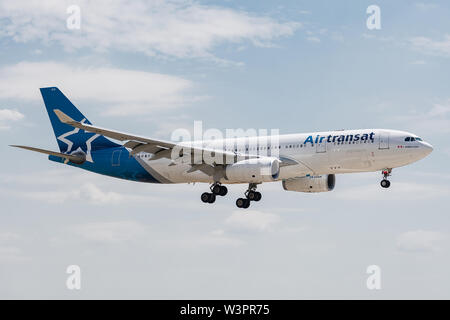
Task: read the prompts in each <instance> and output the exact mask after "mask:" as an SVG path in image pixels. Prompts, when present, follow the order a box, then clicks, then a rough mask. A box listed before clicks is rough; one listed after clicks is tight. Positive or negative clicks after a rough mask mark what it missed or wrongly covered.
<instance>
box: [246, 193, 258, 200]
mask: <svg viewBox="0 0 450 320" xmlns="http://www.w3.org/2000/svg"><path fill="white" fill-rule="evenodd" d="M247 199H249V200H250V201H253V200H255V201H256V192H255V191H249V193H248V194H247Z"/></svg>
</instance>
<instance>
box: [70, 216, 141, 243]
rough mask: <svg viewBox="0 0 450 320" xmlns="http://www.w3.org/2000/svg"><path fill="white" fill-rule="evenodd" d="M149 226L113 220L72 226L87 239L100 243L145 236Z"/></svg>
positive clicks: (120, 241) (124, 240)
mask: <svg viewBox="0 0 450 320" xmlns="http://www.w3.org/2000/svg"><path fill="white" fill-rule="evenodd" d="M146 230H147V227H146V226H145V225H142V224H141V223H139V222H136V221H112V222H94V223H87V224H83V225H79V226H75V227H73V228H71V231H72V232H73V233H75V234H76V235H78V236H81V237H82V238H84V239H85V240H88V241H93V242H100V243H109V244H115V243H122V242H128V241H133V240H138V239H140V238H142V237H143V236H145V234H146Z"/></svg>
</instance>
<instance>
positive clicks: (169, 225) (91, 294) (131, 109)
mask: <svg viewBox="0 0 450 320" xmlns="http://www.w3.org/2000/svg"><path fill="white" fill-rule="evenodd" d="M73 4H76V5H78V7H79V8H80V17H81V24H80V29H71V28H68V27H67V19H68V18H70V17H71V15H72V13H73V12H72V11H70V13H68V12H67V9H68V7H69V6H70V5H73ZM374 4H375V5H378V6H379V8H380V13H381V15H380V17H381V29H374V30H369V29H368V28H367V25H366V21H367V19H368V17H369V14H367V13H366V10H367V8H368V7H369V6H370V5H374ZM449 14H450V5H449V3H448V1H432V2H428V1H427V2H420V1H414V0H412V1H406V0H403V1H402V0H400V1H376V2H374V1H364V0H363V1H361V0H358V1H356V0H354V1H350V0H348V1H299V0H296V1H288V0H285V1H265V0H263V1H261V0H258V1H256V0H254V1H253V0H249V1H234V0H228V1H200V0H198V1H190V0H174V1H161V0H155V1H143V0H137V1H129V2H128V1H124V0H117V1H104V0H96V1H86V0H84V1H82V0H80V1H72V0H71V1H61V0H40V1H34V0H27V1H22V0H20V1H4V0H0V49H1V50H0V79H1V80H0V139H1V142H2V143H1V144H0V155H1V159H2V162H1V163H2V165H1V166H0V202H1V210H0V298H2V299H17V298H18V299H51V298H58V299H81V298H85V299H100V298H101V299H103V298H105V299H119V298H124V299H131V298H137V299H227V298H234V299H305V298H310V299H316V298H323V299H336V298H337V299H403V298H406V299H417V298H425V299H431V298H437V299H449V298H450V290H449V289H448V288H450V276H449V274H448V270H450V254H449V249H450V217H449V212H450V210H449V209H450V206H449V199H450V185H449V182H450V169H449V167H448V165H447V164H448V162H449V160H450V159H449V157H450V145H449V143H448V135H449V134H450V91H449V80H450V78H449V74H450V20H449V19H448V17H449ZM45 86H58V87H59V88H60V89H61V91H62V92H64V93H65V94H66V95H67V96H68V97H69V99H70V100H71V101H72V102H73V103H74V104H75V105H76V106H77V107H78V108H79V109H80V110H81V111H82V112H83V113H84V114H85V115H86V116H87V117H88V118H89V120H90V121H91V122H92V123H94V124H96V125H98V126H101V127H108V128H114V129H117V130H121V131H125V132H132V133H136V134H140V135H144V136H148V137H155V138H163V139H170V138H171V133H172V132H173V131H174V130H175V129H178V128H186V129H189V130H192V128H193V125H194V121H202V123H203V128H204V129H208V128H218V129H220V130H226V129H228V128H230V129H236V128H244V129H250V128H255V129H267V130H270V129H279V131H280V133H281V134H284V133H300V132H311V131H327V130H335V129H343V128H345V129H359V128H390V129H398V130H405V131H409V132H413V133H415V134H417V135H419V136H420V137H422V138H423V139H424V140H426V141H427V142H430V143H431V144H432V145H433V146H434V151H433V153H432V154H431V155H430V156H428V157H427V158H425V159H423V160H421V161H419V162H417V163H414V164H412V165H409V166H406V167H402V168H397V169H394V170H393V176H392V178H391V182H392V184H391V187H390V188H389V189H382V188H381V187H380V185H379V182H380V180H381V173H380V172H373V173H359V174H344V175H338V176H337V181H336V187H335V189H334V190H333V191H332V192H328V193H319V194H305V193H296V192H286V191H284V190H283V189H282V186H281V183H268V184H263V185H262V186H260V187H259V191H261V192H262V195H263V198H262V200H261V201H260V202H257V203H252V205H251V207H250V209H248V210H247V211H243V210H240V209H238V208H236V206H235V200H236V198H238V197H241V196H242V195H243V192H244V191H245V189H246V186H245V185H233V186H231V187H230V188H229V193H228V195H227V196H226V197H224V198H220V199H218V200H217V201H216V203H215V204H214V205H209V204H203V203H201V201H200V195H201V193H203V192H205V191H207V190H208V185H206V184H195V185H192V184H191V185H182V184H180V185H159V184H139V183H136V182H129V181H122V180H116V179H113V178H110V177H104V176H100V175H95V174H93V173H89V172H83V171H81V170H79V169H77V168H73V167H68V166H64V165H62V164H59V163H54V162H50V161H48V160H47V157H46V156H43V155H41V154H35V153H30V152H26V151H23V150H18V149H12V148H10V147H8V145H9V144H24V145H30V146H35V147H40V148H45V149H51V150H57V145H56V141H55V138H54V135H53V132H52V129H51V126H50V123H49V121H48V116H47V114H46V111H45V108H44V104H43V101H42V98H41V97H40V93H39V90H38V89H39V88H40V87H45ZM70 265H77V266H79V267H80V269H81V289H80V290H69V289H68V288H67V286H66V281H67V278H68V276H69V275H68V274H67V273H66V270H67V267H68V266H70ZM372 265H376V266H378V267H379V270H381V278H380V279H381V288H380V289H378V290H369V289H368V287H367V285H366V282H367V279H368V277H369V276H370V274H368V273H367V268H368V267H369V266H372Z"/></svg>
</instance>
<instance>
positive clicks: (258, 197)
mask: <svg viewBox="0 0 450 320" xmlns="http://www.w3.org/2000/svg"><path fill="white" fill-rule="evenodd" d="M261 198H262V194H261V192H258V191H256V192H255V201H259V200H261Z"/></svg>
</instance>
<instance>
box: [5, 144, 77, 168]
mask: <svg viewBox="0 0 450 320" xmlns="http://www.w3.org/2000/svg"><path fill="white" fill-rule="evenodd" d="M10 147H14V148H21V149H25V150H30V151H35V152H40V153H44V154H48V155H51V156H56V157H60V158H63V159H66V160H69V161H71V162H73V163H76V164H82V163H83V162H85V161H86V157H85V155H84V154H64V153H59V152H55V151H50V150H44V149H39V148H33V147H28V146H17V145H10Z"/></svg>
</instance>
